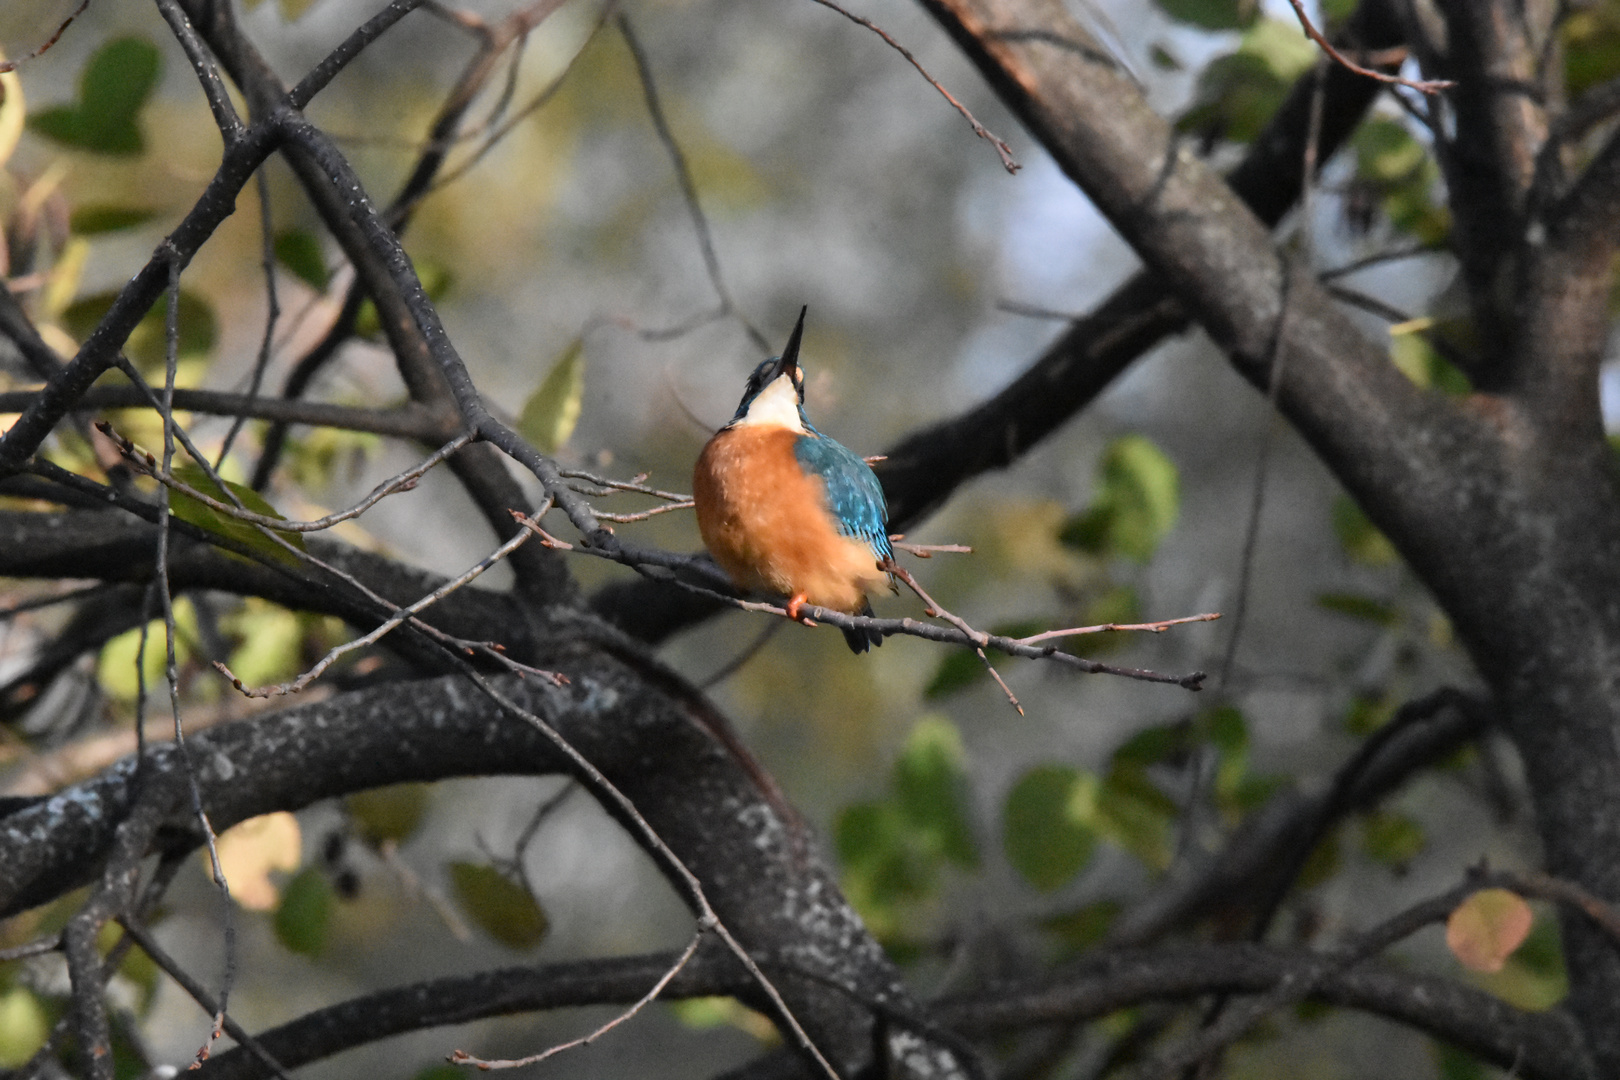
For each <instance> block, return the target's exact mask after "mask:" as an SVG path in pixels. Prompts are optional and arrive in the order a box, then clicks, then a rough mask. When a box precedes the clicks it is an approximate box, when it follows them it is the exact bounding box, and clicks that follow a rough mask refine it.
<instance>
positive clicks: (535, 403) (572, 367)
mask: <svg viewBox="0 0 1620 1080" xmlns="http://www.w3.org/2000/svg"><path fill="white" fill-rule="evenodd" d="M584 400H585V339H584V338H575V339H574V340H573V341H571V342H569V344H568V347H567V348H566V349H564V350H563V351H562V355H561V356H559V357H557V359H556V360H555V361H553V362H552V365H551V368H550V370H549V371H548V372H547V374H546V377H545V378H544V379H543V380H541V382H540V387H539V389H537V390H535V392H534V393H533V394H531V395H529V400H528V401H526V402H524V403H523V414H522V415H521V416H520V417H518V423H517V429H518V434H520V435H522V436H523V437H524V438H525V439H527V440H529V442H530V444H531V445H533V446H534V448H535V449H536V450H539V451H540V452H541V453H542V454H555V453H556V452H557V451H558V450H560V449H562V447H563V445H564V444H565V443H567V442H568V437H569V436H570V435H572V434H573V433H574V426H575V425H576V424H578V423H579V414H580V409H581V406H582V404H583V402H584Z"/></svg>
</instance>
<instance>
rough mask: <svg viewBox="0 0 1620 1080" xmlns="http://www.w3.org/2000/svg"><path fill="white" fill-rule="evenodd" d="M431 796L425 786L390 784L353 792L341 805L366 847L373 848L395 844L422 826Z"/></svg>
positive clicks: (430, 790) (427, 786)
mask: <svg viewBox="0 0 1620 1080" xmlns="http://www.w3.org/2000/svg"><path fill="white" fill-rule="evenodd" d="M431 792H432V788H431V787H430V786H429V785H427V784H390V785H389V786H388V787H380V788H372V789H371V790H370V791H359V792H356V793H355V794H353V795H350V796H349V797H347V798H346V799H344V800H343V805H344V808H345V809H347V810H348V811H349V816H350V817H352V818H353V819H354V822H355V824H356V825H358V826H359V828H360V835H361V836H362V837H364V838H365V841H366V842H367V843H368V844H370V845H372V846H373V847H376V846H377V845H379V844H381V843H383V842H384V841H385V840H391V841H393V842H394V843H396V844H397V843H400V842H401V841H404V840H406V839H407V838H409V837H410V836H411V834H412V833H414V832H416V829H417V826H419V825H421V824H422V818H423V816H424V815H426V813H427V806H428V798H429V795H430V794H431Z"/></svg>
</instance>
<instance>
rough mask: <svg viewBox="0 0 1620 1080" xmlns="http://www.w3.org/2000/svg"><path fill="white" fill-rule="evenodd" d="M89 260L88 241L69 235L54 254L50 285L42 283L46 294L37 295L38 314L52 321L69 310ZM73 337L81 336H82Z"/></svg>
mask: <svg viewBox="0 0 1620 1080" xmlns="http://www.w3.org/2000/svg"><path fill="white" fill-rule="evenodd" d="M89 259H90V241H88V240H86V239H85V238H84V237H82V236H74V237H70V238H69V239H68V242H67V243H66V244H64V245H63V246H62V251H61V254H59V255H57V257H56V263H55V265H53V266H52V267H51V280H50V284H48V285H46V286H45V293H44V295H43V296H41V297H40V314H41V316H42V317H43V318H44V319H45V320H47V321H50V322H55V321H57V320H59V319H61V318H62V317H63V316H64V314H65V313H66V312H67V311H68V309H69V308H70V306H71V305H72V304H73V298H74V296H76V295H78V292H79V282H81V281H82V280H83V279H84V267H85V263H87V262H88V261H89ZM103 310H105V309H103ZM69 329H72V328H71V327H69ZM75 336H76V337H80V338H82V337H83V336H84V335H83V334H76V335H75Z"/></svg>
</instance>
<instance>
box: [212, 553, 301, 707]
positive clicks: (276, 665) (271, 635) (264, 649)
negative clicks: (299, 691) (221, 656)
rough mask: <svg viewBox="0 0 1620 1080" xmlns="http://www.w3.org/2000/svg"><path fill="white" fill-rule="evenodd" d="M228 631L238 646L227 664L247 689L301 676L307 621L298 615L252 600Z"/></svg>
mask: <svg viewBox="0 0 1620 1080" xmlns="http://www.w3.org/2000/svg"><path fill="white" fill-rule="evenodd" d="M277 550H278V551H279V550H280V549H279V548H278V549H277ZM226 629H228V630H229V631H230V633H231V636H232V637H233V638H234V639H235V640H236V643H237V644H236V648H234V649H232V650H231V655H230V658H229V659H227V660H226V661H225V663H226V664H227V665H228V666H229V667H230V669H231V671H232V672H234V673H235V675H236V677H237V678H238V679H241V680H242V681H243V682H244V683H246V684H247V685H249V686H264V685H266V684H267V683H276V682H281V681H282V680H283V679H290V678H293V677H294V676H296V675H297V674H298V672H299V669H300V667H301V666H302V665H301V661H302V660H303V654H304V621H303V620H302V619H300V618H299V617H298V615H297V613H296V612H292V611H288V610H287V609H286V608H284V607H282V606H280V605H279V604H272V603H270V602H269V601H266V600H260V599H258V598H257V597H249V598H247V599H246V600H245V601H244V602H243V604H242V607H241V608H240V609H239V610H238V611H236V612H233V613H232V615H231V616H230V618H229V620H228V621H227V622H226Z"/></svg>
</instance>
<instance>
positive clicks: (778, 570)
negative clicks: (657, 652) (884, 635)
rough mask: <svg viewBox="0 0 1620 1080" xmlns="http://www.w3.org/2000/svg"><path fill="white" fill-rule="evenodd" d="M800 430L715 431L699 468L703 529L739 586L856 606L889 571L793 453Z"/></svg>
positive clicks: (695, 481) (696, 487) (695, 494)
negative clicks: (844, 525) (843, 528)
mask: <svg viewBox="0 0 1620 1080" xmlns="http://www.w3.org/2000/svg"><path fill="white" fill-rule="evenodd" d="M798 438H799V433H798V432H796V431H793V430H791V429H788V428H779V427H761V426H752V425H743V426H740V427H734V428H728V429H725V430H723V431H721V432H720V433H719V434H717V435H715V437H714V438H712V439H710V440H709V445H708V446H705V447H704V448H703V453H702V454H701V455H700V456H699V457H698V461H697V468H696V469H695V470H694V472H693V475H692V498H693V499H694V500H695V501H696V503H697V519H698V529H699V531H701V532H702V533H703V543H704V545H705V546H706V547H707V548H708V549H709V554H711V555H713V556H714V559H715V561H716V562H718V563H719V564H720V565H721V566H722V567H723V568H724V569H725V571H726V573H728V574H730V575H731V580H732V581H734V582H736V584H737V586H738V588H741V589H747V590H756V591H759V592H770V593H779V594H781V595H783V596H794V595H797V594H799V593H803V594H804V596H805V599H806V600H807V601H808V602H810V603H812V604H814V605H816V606H817V607H824V608H830V609H832V610H833V611H842V612H846V613H848V614H855V613H856V612H859V611H860V610H862V609H863V608H864V607H865V606H866V594H867V593H869V592H875V591H877V590H878V589H879V588H882V587H883V586H884V585H886V584H887V582H888V578H887V576H886V575H885V574H884V573H883V571H882V570H880V569H878V562H877V556H876V555H874V554H873V553H872V549H871V548H870V547H868V546H867V545H866V544H865V543H864V542H863V541H860V540H857V539H855V538H854V537H852V536H843V535H841V534H840V533H839V532H838V528H837V525H836V523H835V522H834V520H833V515H832V511H831V510H829V509H828V507H827V488H826V485H825V484H824V483H823V482H822V480H821V478H820V477H818V476H808V475H806V474H805V472H804V470H803V469H802V468H801V467H800V466H799V462H798V459H797V458H795V457H794V455H793V444H794V442H795V441H796V440H797V439H798Z"/></svg>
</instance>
